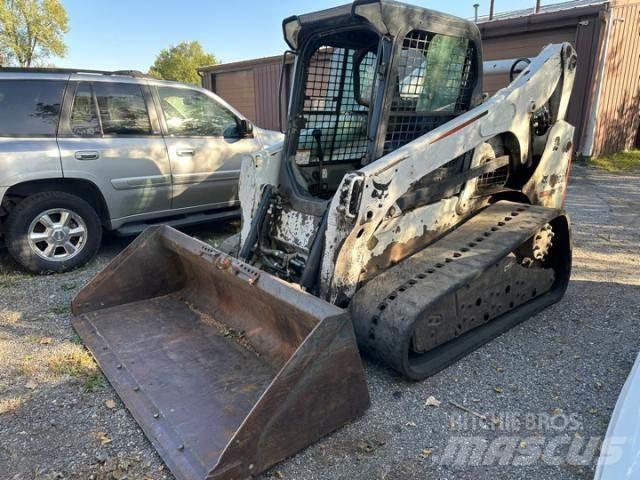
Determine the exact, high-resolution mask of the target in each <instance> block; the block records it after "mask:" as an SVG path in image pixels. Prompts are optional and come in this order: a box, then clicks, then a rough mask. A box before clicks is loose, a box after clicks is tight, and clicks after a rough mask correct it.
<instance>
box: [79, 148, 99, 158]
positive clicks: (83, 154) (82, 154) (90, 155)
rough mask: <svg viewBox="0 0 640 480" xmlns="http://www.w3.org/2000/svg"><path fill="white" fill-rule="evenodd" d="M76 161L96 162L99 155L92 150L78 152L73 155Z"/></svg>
mask: <svg viewBox="0 0 640 480" xmlns="http://www.w3.org/2000/svg"><path fill="white" fill-rule="evenodd" d="M74 156H75V157H76V160H97V159H98V158H100V153H98V152H96V151H94V150H80V151H77V152H76V153H75V155H74Z"/></svg>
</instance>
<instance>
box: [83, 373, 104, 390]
mask: <svg viewBox="0 0 640 480" xmlns="http://www.w3.org/2000/svg"><path fill="white" fill-rule="evenodd" d="M105 388H107V380H106V379H105V378H104V375H102V374H101V373H100V372H98V371H96V372H95V373H93V374H92V375H90V376H88V377H87V378H86V379H85V381H84V383H83V384H82V389H83V390H84V391H85V392H99V391H101V390H104V389H105Z"/></svg>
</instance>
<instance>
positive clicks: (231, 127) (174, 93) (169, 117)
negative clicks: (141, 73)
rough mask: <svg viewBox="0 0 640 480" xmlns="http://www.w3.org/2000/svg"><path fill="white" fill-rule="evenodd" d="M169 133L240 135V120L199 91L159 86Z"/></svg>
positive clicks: (198, 135)
mask: <svg viewBox="0 0 640 480" xmlns="http://www.w3.org/2000/svg"><path fill="white" fill-rule="evenodd" d="M157 88H158V95H159V97H160V105H161V106H162V112H163V115H164V119H165V121H166V123H167V131H168V133H169V135H172V136H177V137H221V136H224V137H227V138H237V137H239V134H238V119H237V118H236V116H235V115H234V114H233V113H231V112H230V111H229V110H227V109H226V108H224V107H223V106H222V105H220V104H219V103H218V102H216V101H215V100H214V99H212V98H211V97H209V96H207V95H205V94H204V93H202V92H198V91H197V90H189V89H183V88H173V87H157Z"/></svg>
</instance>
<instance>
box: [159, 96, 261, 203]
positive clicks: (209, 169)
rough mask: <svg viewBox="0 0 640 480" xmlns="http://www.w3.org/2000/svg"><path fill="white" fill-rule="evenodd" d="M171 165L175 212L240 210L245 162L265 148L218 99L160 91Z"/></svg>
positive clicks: (160, 103) (162, 120)
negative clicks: (186, 209) (241, 176)
mask: <svg viewBox="0 0 640 480" xmlns="http://www.w3.org/2000/svg"><path fill="white" fill-rule="evenodd" d="M155 93H156V95H157V97H156V99H157V102H158V105H159V107H160V111H161V112H162V114H161V122H162V124H163V128H164V133H165V135H164V138H165V142H166V145H167V151H168V152H169V159H170V161H171V172H172V173H171V175H172V185H173V192H172V203H171V205H172V208H174V209H177V208H197V209H208V208H224V207H232V206H235V205H238V204H239V201H238V180H239V177H240V164H241V162H242V157H243V156H244V155H246V154H247V153H251V152H254V151H256V150H258V149H259V148H260V143H259V141H258V140H257V139H256V138H254V137H253V136H245V135H242V134H241V133H240V130H239V128H238V125H239V121H240V118H239V117H238V116H237V115H235V114H234V113H233V112H231V111H230V110H229V109H228V108H226V107H225V106H224V105H222V104H221V103H219V102H218V101H217V100H216V98H215V97H214V96H213V95H211V94H208V93H206V92H204V91H201V90H196V89H193V88H189V87H179V86H164V85H156V87H155Z"/></svg>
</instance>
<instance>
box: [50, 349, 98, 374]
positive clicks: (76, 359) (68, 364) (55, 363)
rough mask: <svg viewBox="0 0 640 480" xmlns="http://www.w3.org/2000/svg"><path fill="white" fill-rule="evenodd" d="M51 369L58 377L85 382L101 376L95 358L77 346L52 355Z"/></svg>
mask: <svg viewBox="0 0 640 480" xmlns="http://www.w3.org/2000/svg"><path fill="white" fill-rule="evenodd" d="M49 367H50V368H51V370H52V371H53V372H54V373H57V374H58V375H69V376H72V377H76V378H81V379H84V380H85V381H87V380H89V379H91V378H92V377H94V376H95V375H96V374H99V372H98V368H97V365H96V362H95V361H94V360H93V357H92V356H91V355H90V354H89V352H87V351H86V350H85V349H84V348H82V347H80V346H77V345H73V346H70V347H69V348H66V349H64V350H62V351H58V352H55V353H54V354H52V355H51V357H50V358H49Z"/></svg>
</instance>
